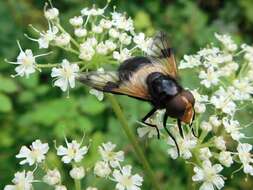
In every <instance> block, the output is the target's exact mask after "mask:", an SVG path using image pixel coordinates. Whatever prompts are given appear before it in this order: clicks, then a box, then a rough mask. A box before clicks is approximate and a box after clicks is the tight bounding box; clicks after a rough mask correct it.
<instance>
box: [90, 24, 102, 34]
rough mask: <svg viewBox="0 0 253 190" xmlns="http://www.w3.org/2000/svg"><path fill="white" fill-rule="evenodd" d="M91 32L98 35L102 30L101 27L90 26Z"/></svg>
mask: <svg viewBox="0 0 253 190" xmlns="http://www.w3.org/2000/svg"><path fill="white" fill-rule="evenodd" d="M92 32H94V33H97V34H100V33H102V32H103V28H102V27H101V26H99V25H97V26H96V25H93V26H92Z"/></svg>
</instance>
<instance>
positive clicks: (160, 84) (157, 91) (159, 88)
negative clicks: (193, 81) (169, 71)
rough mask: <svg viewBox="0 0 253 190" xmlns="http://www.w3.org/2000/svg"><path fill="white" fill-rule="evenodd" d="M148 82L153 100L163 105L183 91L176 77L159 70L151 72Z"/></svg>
mask: <svg viewBox="0 0 253 190" xmlns="http://www.w3.org/2000/svg"><path fill="white" fill-rule="evenodd" d="M146 83H147V87H148V91H149V94H150V96H151V98H152V100H153V102H154V103H155V104H159V105H163V106H164V105H165V104H166V102H167V101H168V100H169V99H171V98H173V97H174V96H176V95H177V94H178V93H179V92H180V91H181V87H180V86H179V84H178V83H177V81H176V80H175V79H173V78H171V77H169V76H166V75H164V74H162V73H159V72H153V73H151V74H150V75H149V76H148V77H147V80H146Z"/></svg>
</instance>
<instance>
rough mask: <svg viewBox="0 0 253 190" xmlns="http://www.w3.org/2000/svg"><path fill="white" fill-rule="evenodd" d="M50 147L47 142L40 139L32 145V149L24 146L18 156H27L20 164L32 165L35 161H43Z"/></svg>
mask: <svg viewBox="0 0 253 190" xmlns="http://www.w3.org/2000/svg"><path fill="white" fill-rule="evenodd" d="M48 150H49V147H48V144H47V143H41V141H40V140H36V141H34V142H33V143H32V145H31V146H30V149H29V148H27V147H26V146H22V147H21V149H20V151H19V153H18V155H16V157H17V158H25V159H24V160H22V161H21V162H20V164H25V163H28V164H29V165H30V166H31V165H33V164H34V163H41V162H42V161H43V160H44V159H45V154H46V153H47V152H48Z"/></svg>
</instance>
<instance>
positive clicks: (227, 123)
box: [222, 117, 245, 141]
mask: <svg viewBox="0 0 253 190" xmlns="http://www.w3.org/2000/svg"><path fill="white" fill-rule="evenodd" d="M222 123H223V125H224V127H225V130H226V132H227V133H229V134H230V135H231V137H232V139H234V140H236V141H239V140H240V139H241V138H244V137H245V135H244V134H243V133H241V132H240V129H241V128H240V123H239V122H238V121H237V120H232V119H230V120H229V119H228V118H227V117H225V118H223V119H222Z"/></svg>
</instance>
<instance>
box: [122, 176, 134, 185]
mask: <svg viewBox="0 0 253 190" xmlns="http://www.w3.org/2000/svg"><path fill="white" fill-rule="evenodd" d="M122 184H123V185H124V186H125V187H127V188H129V187H131V186H132V185H133V181H132V180H131V178H129V177H128V176H123V177H122Z"/></svg>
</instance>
